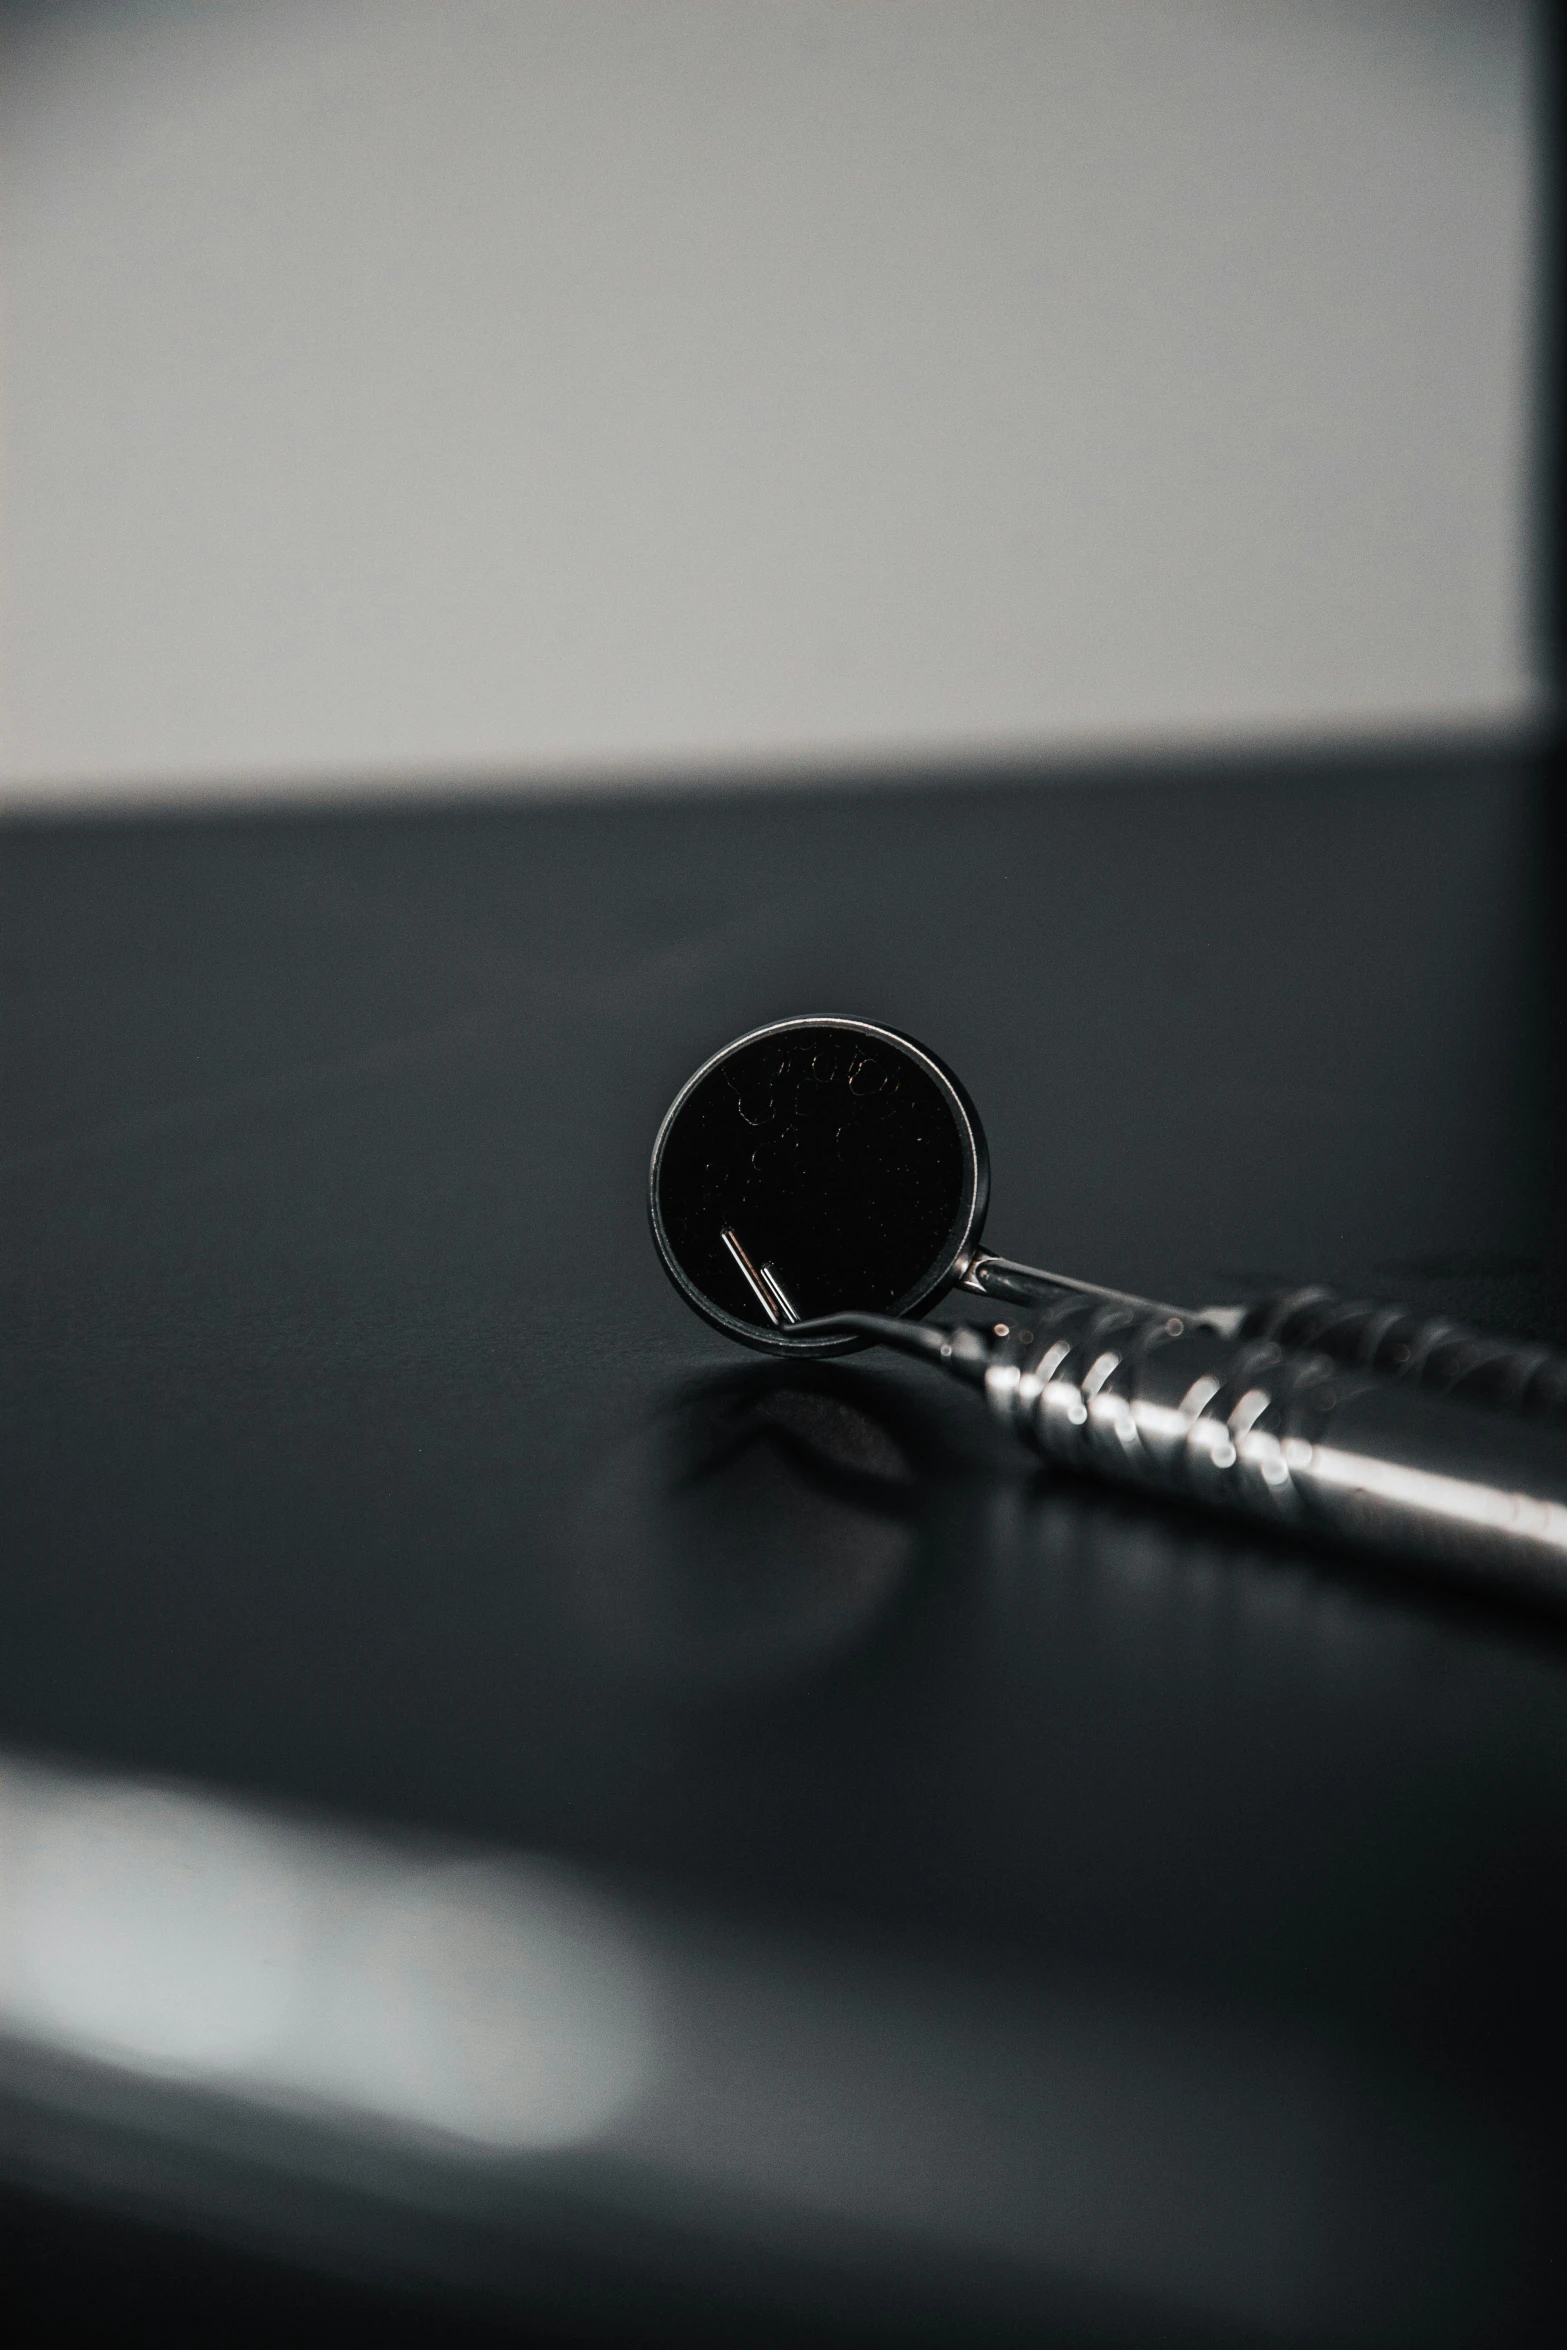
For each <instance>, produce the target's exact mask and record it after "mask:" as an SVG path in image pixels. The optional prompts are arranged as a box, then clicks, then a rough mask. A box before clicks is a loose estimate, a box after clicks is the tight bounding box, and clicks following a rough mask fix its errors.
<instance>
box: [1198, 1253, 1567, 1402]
mask: <svg viewBox="0 0 1567 2350" xmlns="http://www.w3.org/2000/svg"><path fill="white" fill-rule="evenodd" d="M1240 1331H1241V1335H1242V1336H1244V1337H1247V1338H1263V1339H1272V1340H1273V1341H1274V1343H1275V1344H1276V1345H1278V1346H1282V1347H1288V1348H1291V1349H1300V1350H1303V1351H1307V1352H1311V1353H1320V1354H1326V1355H1331V1356H1332V1358H1333V1360H1334V1361H1335V1362H1338V1363H1343V1364H1345V1365H1348V1366H1351V1367H1353V1368H1354V1369H1356V1370H1363V1371H1380V1372H1382V1373H1383V1374H1384V1376H1386V1377H1388V1378H1391V1379H1397V1380H1400V1381H1401V1382H1403V1383H1404V1384H1405V1385H1408V1386H1411V1387H1421V1388H1424V1389H1425V1390H1426V1392H1427V1393H1428V1394H1432V1395H1443V1396H1446V1397H1448V1398H1449V1399H1450V1400H1451V1401H1452V1402H1454V1403H1473V1404H1482V1405H1484V1406H1486V1407H1487V1408H1488V1409H1490V1410H1492V1411H1497V1410H1500V1411H1508V1412H1514V1413H1516V1414H1518V1416H1519V1417H1520V1418H1523V1419H1534V1420H1555V1421H1556V1422H1558V1423H1559V1424H1560V1425H1561V1426H1562V1427H1564V1428H1567V1355H1563V1354H1560V1353H1558V1352H1557V1351H1556V1350H1555V1349H1554V1348H1552V1347H1548V1346H1530V1345H1526V1344H1522V1343H1520V1342H1519V1341H1518V1340H1516V1339H1507V1338H1493V1337H1488V1336H1487V1335H1486V1333H1485V1332H1484V1331H1481V1330H1473V1329H1471V1328H1470V1327H1469V1326H1468V1324H1467V1323H1464V1322H1453V1321H1449V1320H1448V1319H1447V1317H1446V1316H1445V1315H1441V1314H1417V1313H1415V1312H1413V1311H1412V1310H1411V1308H1410V1307H1408V1306H1398V1305H1376V1304H1372V1303H1369V1302H1367V1301H1365V1300H1363V1299H1355V1298H1344V1297H1338V1296H1335V1294H1334V1292H1333V1291H1332V1290H1330V1289H1316V1288H1312V1289H1292V1290H1287V1291H1284V1292H1283V1293H1282V1294H1281V1295H1279V1296H1277V1297H1264V1298H1259V1299H1258V1300H1257V1301H1256V1303H1255V1304H1254V1305H1252V1306H1249V1307H1248V1308H1247V1310H1246V1315H1245V1319H1244V1320H1243V1321H1242V1323H1241V1325H1240Z"/></svg>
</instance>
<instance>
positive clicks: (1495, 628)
mask: <svg viewBox="0 0 1567 2350" xmlns="http://www.w3.org/2000/svg"><path fill="white" fill-rule="evenodd" d="M4 24H5V42H6V52H5V58H4V70H3V109H4V117H3V122H0V142H3V152H4V158H5V164H4V168H5V173H6V186H5V195H4V215H3V220H4V226H3V237H4V283H3V313H0V318H3V336H4V376H3V397H0V422H3V434H4V442H5V486H4V493H3V494H4V504H3V509H0V520H3V531H4V573H5V593H6V615H5V654H4V696H5V719H6V728H5V744H4V753H3V768H0V789H3V793H4V796H5V798H6V799H7V800H9V802H10V803H11V804H13V805H38V804H42V805H66V804H72V803H77V804H85V803H89V802H101V801H102V800H103V799H105V798H106V797H107V798H114V797H123V798H125V799H127V800H137V799H141V800H147V799H157V798H165V799H166V798H170V797H173V798H176V799H177V798H181V797H191V798H196V797H204V796H216V795H222V794H225V793H230V794H232V793H235V792H241V791H243V792H247V793H249V792H254V791H256V790H258V789H259V790H262V791H277V792H280V793H282V792H290V791H294V792H297V791H301V790H305V791H310V792H314V791H318V790H322V789H327V790H333V789H342V790H350V791H354V792H362V791H364V790H365V789H367V788H372V789H373V788H379V787H384V786H394V787H395V786H399V785H416V786H418V787H419V788H421V789H428V788H439V787H440V786H442V785H443V784H449V785H451V786H455V787H459V788H471V787H472V786H473V785H474V784H475V783H482V782H486V781H501V782H505V781H512V780H516V779H539V780H549V781H560V780H565V781H570V780H572V779H574V778H577V779H583V780H586V779H590V778H593V777H598V776H622V777H624V776H632V777H635V776H639V775H646V776H649V777H660V778H666V777H670V776H678V775H680V774H684V773H690V772H693V771H714V770H719V771H730V770H732V771H735V772H739V773H746V772H755V773H757V774H759V775H760V774H767V773H778V772H780V771H788V770H791V769H803V770H815V769H821V770H823V771H826V770H828V769H832V768H838V769H852V768H854V767H856V766H865V765H876V764H878V763H883V762H896V761H899V760H905V761H907V760H918V761H941V760H945V759H949V758H957V759H963V758H968V757H972V756H976V755H977V756H979V757H981V758H984V757H988V756H991V755H995V756H1000V757H1008V758H1010V757H1014V756H1023V757H1031V756H1034V755H1036V754H1041V753H1043V754H1054V753H1063V752H1065V753H1073V754H1075V753H1079V752H1083V751H1088V752H1096V751H1100V750H1106V751H1114V750H1120V749H1123V748H1135V747H1141V746H1149V745H1165V744H1186V745H1190V744H1201V743H1208V742H1213V743H1227V742H1268V741H1278V740H1290V739H1300V738H1303V737H1304V738H1311V739H1316V738H1321V737H1323V736H1327V737H1336V736H1342V737H1355V736H1364V735H1368V734H1371V735H1383V734H1393V735H1398V734H1401V733H1409V732H1418V733H1429V732H1441V731H1443V730H1464V731H1473V730H1480V731H1482V732H1493V733H1494V732H1505V731H1507V730H1510V729H1514V728H1517V727H1519V726H1520V725H1525V724H1527V723H1528V722H1529V720H1530V717H1531V714H1532V713H1534V712H1535V711H1536V710H1537V708H1538V706H1539V700H1540V691H1541V689H1540V686H1539V683H1538V681H1537V678H1536V675H1535V663H1534V652H1533V643H1532V620H1531V611H1530V602H1531V541H1530V527H1529V509H1530V502H1531V488H1530V485H1531V469H1532V464H1533V458H1532V450H1531V414H1530V411H1531V389H1532V354H1531V337H1532V334H1533V328H1534V316H1533V301H1532V294H1531V284H1532V278H1533V273H1534V253H1533V246H1534V240H1535V233H1536V224H1535V219H1534V205H1535V192H1536V191H1535V181H1536V160H1537V159H1536V154H1535V146H1536V136H1535V124H1534V96H1533V83H1534V81H1535V79H1536V78H1537V60H1536V56H1535V51H1536V49H1537V46H1538V38H1539V28H1538V24H1537V22H1536V19H1535V17H1534V14H1533V12H1532V11H1531V10H1530V9H1529V8H1528V7H1527V6H1524V5H1521V4H1519V0H1473V4H1455V5H1439V4H1436V0H1429V4H1420V0H1416V4H1414V5H1392V4H1386V0H1381V4H1377V0H1368V4H1363V5H1348V4H1343V0H1272V4H1269V0H1163V4H1162V5H1160V6H1158V7H1147V6H1140V5H1112V4H1107V0H966V4H963V5H958V4H949V0H855V4H854V5H848V4H846V0H749V4H748V5H743V6H742V5H735V4H733V0H638V4H637V5H630V4H628V0H444V4H442V5H431V4H429V0H206V4H199V0H119V4H117V5H97V6H94V5H86V4H83V0H74V4H73V0H54V4H53V5H49V4H33V5H25V4H19V0H14V4H13V5H11V6H10V7H9V8H8V9H7V10H6V13H5V17H4Z"/></svg>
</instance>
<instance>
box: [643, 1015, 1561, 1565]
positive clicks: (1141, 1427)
mask: <svg viewBox="0 0 1567 2350" xmlns="http://www.w3.org/2000/svg"><path fill="white" fill-rule="evenodd" d="M988 1198H989V1161H988V1156H987V1152H986V1148H985V1140H984V1132H983V1129H982V1127H981V1125H980V1121H979V1117H978V1114H977V1112H976V1111H975V1109H974V1105H973V1103H972V1102H971V1101H970V1100H969V1098H968V1096H967V1094H966V1093H965V1092H964V1090H963V1088H962V1086H961V1085H960V1084H959V1082H958V1080H957V1079H956V1078H955V1077H954V1076H953V1074H952V1072H951V1071H950V1070H949V1069H947V1068H946V1067H945V1066H944V1065H943V1064H942V1062H941V1061H939V1060H938V1059H937V1057H936V1056H935V1055H934V1054H933V1053H931V1052H929V1051H928V1050H927V1049H926V1048H925V1047H924V1046H923V1045H919V1044H916V1043H915V1042H914V1041H913V1039H912V1038H909V1037H906V1036H903V1035H900V1034H899V1033H898V1032H896V1031H895V1030H892V1029H887V1028H883V1027H880V1026H877V1025H876V1024H875V1023H873V1022H869V1021H863V1020H852V1019H844V1018H827V1017H821V1018H806V1019H797V1020H783V1021H778V1022H775V1023H773V1024H772V1025H771V1026H769V1027H767V1028H763V1029H758V1030H756V1031H754V1032H753V1033H751V1034H750V1035H747V1036H743V1037H741V1038H739V1039H738V1040H737V1041H736V1042H735V1043H733V1044H731V1045H728V1046H726V1047H725V1049H724V1050H723V1051H722V1052H720V1053H717V1054H715V1055H714V1056H713V1058H712V1059H711V1060H709V1061H707V1062H705V1063H704V1064H703V1066H702V1067H701V1068H700V1069H698V1070H697V1072H696V1073H695V1075H694V1076H693V1077H692V1078H691V1079H690V1080H689V1082H688V1083H687V1084H686V1085H685V1086H684V1087H682V1089H681V1091H680V1093H679V1094H678V1095H677V1097H676V1099H675V1101H674V1102H673V1104H672V1105H671V1107H670V1109H669V1111H668V1113H667V1115H666V1117H665V1119H664V1121H663V1124H662V1125H661V1127H660V1129H659V1133H658V1138H657V1141H656V1142H655V1145H654V1150H653V1163H652V1170H651V1177H650V1189H649V1209H650V1214H651V1218H652V1226H653V1236H654V1240H655V1242H656V1244H657V1247H658V1251H659V1254H660V1256H661V1258H662V1260H663V1263H664V1266H665V1269H666V1270H667V1272H668V1273H669V1275H670V1278H671V1279H672V1280H673V1281H674V1283H675V1285H676V1287H677V1288H678V1289H679V1290H680V1291H681V1293H682V1295H683V1296H684V1297H685V1298H686V1300H687V1302H688V1303H689V1304H691V1305H692V1306H693V1307H694V1308H695V1309H696V1311H697V1312H698V1313H700V1314H701V1315H703V1317H704V1318H705V1319H706V1320H707V1321H709V1322H711V1323H713V1324H714V1325H715V1326H716V1327H717V1328H719V1329H721V1330H723V1331H725V1332H726V1333H727V1334H728V1335H729V1336H730V1337H733V1338H736V1339H739V1340H740V1341H742V1342H743V1343H744V1344H746V1345H748V1346H754V1347H760V1348H762V1349H764V1350H765V1351H767V1352H771V1353H775V1354H786V1355H792V1356H795V1357H800V1356H806V1357H818V1358H819V1357H822V1356H827V1355H834V1354H842V1353H846V1352H848V1351H850V1350H852V1349H854V1348H856V1347H860V1346H865V1345H870V1344H882V1345H888V1346H892V1347H895V1348H897V1349H898V1350H899V1351H900V1352H903V1353H906V1354H913V1355H917V1356H919V1357H920V1358H921V1359H923V1360H925V1361H927V1362H929V1363H931V1364H932V1365H934V1366H935V1367H937V1368H939V1369H942V1370H944V1371H946V1372H948V1373H949V1374H950V1375H953V1376H956V1377H958V1378H960V1379H964V1380H967V1381H969V1382H971V1383H972V1384H974V1385H975V1386H977V1387H979V1388H980V1389H981V1390H982V1391H983V1393H984V1395H985V1396H986V1398H987V1400H988V1402H989V1403H990V1406H991V1408H992V1409H993V1410H994V1411H995V1412H996V1413H998V1414H999V1415H1000V1417H1001V1418H1002V1419H1003V1420H1004V1421H1005V1422H1006V1423H1007V1425H1008V1426H1009V1427H1011V1428H1012V1429H1014V1430H1015V1432H1016V1433H1017V1434H1018V1435H1019V1436H1020V1437H1021V1438H1022V1439H1023V1440H1024V1441H1025V1442H1026V1443H1028V1444H1030V1445H1031V1446H1033V1447H1034V1449H1035V1450H1037V1451H1038V1452H1040V1453H1042V1454H1043V1455H1044V1456H1045V1457H1046V1458H1047V1459H1049V1460H1052V1461H1055V1462H1057V1463H1059V1464H1061V1465H1062V1466H1065V1467H1070V1468H1073V1469H1080V1470H1087V1471H1089V1472H1092V1473H1095V1474H1099V1475H1102V1476H1108V1477H1111V1478H1113V1479H1114V1480H1115V1481H1116V1482H1118V1483H1120V1484H1127V1485H1132V1486H1136V1487H1139V1488H1141V1489H1143V1490H1145V1491H1148V1492H1152V1493H1158V1494H1163V1495H1167V1496H1171V1497H1177V1498H1180V1499H1183V1500H1188V1501H1196V1502H1200V1503H1204V1504H1208V1505H1212V1506H1215V1507H1218V1508H1221V1509H1225V1510H1229V1511H1234V1512H1239V1513H1240V1514H1242V1515H1244V1516H1248V1517H1251V1518H1255V1519H1260V1520H1262V1521H1264V1522H1265V1523H1267V1524H1270V1525H1273V1526H1284V1527H1296V1528H1299V1529H1300V1530H1301V1531H1303V1532H1304V1531H1314V1532H1316V1533H1319V1534H1326V1535H1328V1536H1331V1537H1333V1538H1334V1539H1337V1540H1343V1541H1348V1542H1352V1543H1355V1544H1359V1545H1369V1546H1372V1547H1374V1548H1377V1549H1381V1550H1389V1551H1395V1552H1400V1553H1403V1554H1405V1555H1416V1556H1419V1557H1421V1558H1424V1559H1426V1560H1428V1561H1430V1562H1432V1563H1434V1564H1440V1565H1444V1566H1448V1567H1452V1568H1457V1569H1460V1570H1462V1571H1465V1572H1469V1573H1473V1572H1479V1573H1481V1574H1485V1575H1493V1576H1498V1577H1502V1578H1505V1579H1506V1580H1508V1581H1514V1582H1516V1581H1522V1582H1525V1583H1528V1584H1529V1585H1531V1586H1532V1587H1534V1588H1535V1589H1537V1590H1542V1591H1545V1592H1548V1593H1549V1594H1551V1595H1552V1596H1553V1597H1560V1598H1562V1599H1567V1361H1564V1359H1563V1358H1562V1357H1561V1356H1560V1355H1556V1354H1553V1353H1552V1352H1551V1351H1550V1350H1549V1349H1547V1348H1543V1347H1525V1346H1520V1345H1518V1344H1516V1343H1515V1342H1512V1341H1509V1340H1503V1339H1494V1340H1493V1339H1488V1338H1485V1337H1484V1336H1483V1335H1481V1334H1480V1333H1478V1332H1474V1331H1469V1330H1467V1329H1464V1328H1461V1327H1460V1326H1458V1325H1455V1324H1452V1323H1448V1322H1445V1321H1436V1320H1432V1319H1430V1318H1422V1317H1420V1316H1418V1315H1415V1314H1413V1313H1411V1312H1409V1311H1408V1309H1406V1308H1403V1307H1399V1306H1394V1305H1369V1304H1360V1303H1350V1302H1346V1301H1344V1300H1341V1299H1338V1298H1335V1297H1334V1296H1333V1295H1332V1293H1331V1292H1329V1291H1327V1290H1321V1289H1310V1290H1297V1291H1292V1292H1288V1293H1284V1294H1283V1295H1280V1296H1277V1297H1271V1298H1264V1299H1260V1300H1257V1301H1254V1302H1252V1303H1242V1304H1235V1305H1213V1306H1200V1307H1196V1308H1191V1309H1188V1308H1184V1307H1180V1306H1176V1305H1172V1304H1167V1303H1161V1302H1159V1301H1157V1300H1154V1299H1149V1298H1142V1297H1135V1296H1132V1295H1130V1294H1128V1293H1126V1292H1123V1291H1119V1290H1112V1289H1106V1288H1103V1287H1100V1286H1098V1285H1096V1284H1093V1283H1090V1282H1085V1281H1082V1280H1079V1279H1077V1278H1076V1277H1074V1276H1071V1275H1067V1274H1061V1273H1054V1272H1049V1271H1047V1270H1045V1269H1044V1268H1042V1267H1035V1266H1028V1265H1021V1264H1018V1263H1016V1262H1015V1261H1014V1260H1012V1259H1010V1258H1006V1257H1001V1256H996V1255H993V1254H990V1253H988V1252H986V1251H984V1250H982V1249H981V1247H980V1245H979V1242H980V1235H981V1231H982V1229H983V1225H984V1219H985V1212H986V1208H987V1205H988ZM954 1288H961V1289H964V1290H967V1291H969V1292H971V1293H973V1294H975V1295H977V1296H981V1297H984V1298H985V1299H987V1300H988V1301H989V1302H991V1303H992V1304H999V1305H1003V1306H1005V1308H1006V1309H1007V1311H1006V1316H1005V1318H1004V1319H997V1320H994V1321H992V1322H991V1323H990V1324H989V1325H988V1326H987V1327H972V1326H967V1325H960V1326H956V1327H943V1326H940V1325H933V1324H930V1323H926V1322H924V1321H922V1320H921V1319H919V1317H920V1316H922V1315H923V1314H925V1313H926V1312H927V1311H928V1309H929V1308H930V1307H931V1306H932V1305H934V1304H935V1303H936V1302H937V1301H938V1300H939V1299H940V1298H941V1297H943V1296H945V1295H946V1294H948V1293H949V1292H950V1291H951V1290H953V1289H954Z"/></svg>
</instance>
